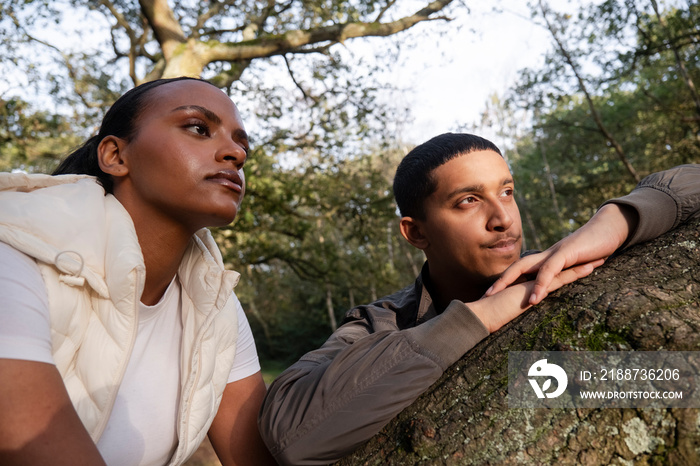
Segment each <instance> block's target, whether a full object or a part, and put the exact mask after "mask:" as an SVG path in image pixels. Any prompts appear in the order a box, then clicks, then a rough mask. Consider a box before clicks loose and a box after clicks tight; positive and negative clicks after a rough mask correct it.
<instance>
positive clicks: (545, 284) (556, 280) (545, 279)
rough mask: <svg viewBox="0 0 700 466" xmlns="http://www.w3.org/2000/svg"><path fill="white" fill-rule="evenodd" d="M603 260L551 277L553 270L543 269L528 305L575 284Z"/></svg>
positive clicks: (581, 265) (578, 266) (572, 268)
mask: <svg viewBox="0 0 700 466" xmlns="http://www.w3.org/2000/svg"><path fill="white" fill-rule="evenodd" d="M604 262H605V259H597V260H595V261H591V262H587V263H585V264H579V265H577V266H574V267H571V268H569V269H566V270H562V271H561V272H559V273H556V274H554V275H552V271H553V270H555V269H556V268H554V269H548V268H547V269H548V270H547V269H545V267H543V268H542V269H541V270H540V273H539V274H538V275H537V280H536V281H535V286H534V287H533V291H532V295H531V296H530V304H532V305H533V306H534V305H535V304H538V303H539V302H540V301H542V300H543V299H544V298H545V297H547V295H548V294H549V293H551V292H552V291H554V290H557V289H559V288H561V287H562V286H564V285H567V284H569V283H571V282H575V281H576V280H578V279H579V278H583V277H585V276H587V275H590V274H591V272H593V270H595V269H596V267H599V266H601V265H602V264H603V263H604Z"/></svg>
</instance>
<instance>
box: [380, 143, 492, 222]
mask: <svg viewBox="0 0 700 466" xmlns="http://www.w3.org/2000/svg"><path fill="white" fill-rule="evenodd" d="M481 150H492V151H494V152H496V153H497V154H498V155H501V156H502V154H501V151H500V150H499V149H498V147H496V145H495V144H494V143H492V142H491V141H489V140H487V139H484V138H482V137H479V136H475V135H473V134H467V133H445V134H441V135H439V136H435V137H434V138H432V139H430V140H429V141H427V142H424V143H423V144H421V145H419V146H416V147H415V148H414V149H413V150H412V151H411V152H409V153H408V154H406V156H405V157H404V158H403V160H402V161H401V163H400V164H399V166H398V168H397V169H396V175H394V197H395V198H396V204H397V206H398V207H399V211H400V212H401V216H402V217H414V218H417V219H420V220H423V219H425V211H424V208H423V204H424V202H425V200H426V199H427V198H428V196H430V195H431V194H432V193H434V192H435V190H436V189H437V181H436V180H435V178H434V177H433V171H434V170H435V169H436V168H437V167H439V166H441V165H442V164H444V163H446V162H449V161H450V160H452V159H454V158H455V157H458V156H460V155H464V154H468V153H470V152H475V151H481Z"/></svg>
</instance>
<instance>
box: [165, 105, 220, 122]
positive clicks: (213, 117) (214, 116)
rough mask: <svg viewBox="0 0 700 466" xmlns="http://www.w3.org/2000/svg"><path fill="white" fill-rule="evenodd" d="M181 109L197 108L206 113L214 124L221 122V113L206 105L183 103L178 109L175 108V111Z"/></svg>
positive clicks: (203, 113)
mask: <svg viewBox="0 0 700 466" xmlns="http://www.w3.org/2000/svg"><path fill="white" fill-rule="evenodd" d="M179 110H196V111H198V112H200V113H201V114H202V115H204V116H205V117H206V118H207V120H210V121H211V122H213V123H214V124H217V125H218V124H221V118H219V115H217V114H216V113H214V112H212V111H211V110H209V109H208V108H206V107H202V106H201V105H183V106H181V107H177V108H176V109H173V112H177V111H179Z"/></svg>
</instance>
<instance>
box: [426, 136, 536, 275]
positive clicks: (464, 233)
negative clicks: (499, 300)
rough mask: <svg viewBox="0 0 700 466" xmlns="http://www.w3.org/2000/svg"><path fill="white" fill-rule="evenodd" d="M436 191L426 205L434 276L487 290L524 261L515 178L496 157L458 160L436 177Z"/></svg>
mask: <svg viewBox="0 0 700 466" xmlns="http://www.w3.org/2000/svg"><path fill="white" fill-rule="evenodd" d="M432 176H433V177H434V180H435V181H436V182H437V189H436V191H435V192H434V193H433V194H431V195H430V196H429V197H428V198H427V199H426V201H425V204H424V210H425V220H421V221H418V223H419V225H420V228H421V231H422V233H423V235H424V236H425V238H426V247H425V248H422V249H423V250H424V251H425V254H426V257H427V258H428V263H429V264H430V271H431V275H434V274H436V275H437V276H439V277H453V278H454V277H458V278H459V279H463V280H465V284H466V283H470V284H473V285H483V284H486V283H489V282H491V281H493V280H495V279H496V278H497V277H498V276H499V275H500V274H501V273H502V272H503V271H504V270H505V269H506V268H507V267H508V266H509V265H511V264H512V263H513V262H514V261H515V260H516V259H518V257H519V256H520V250H521V247H522V225H521V221H520V211H519V210H518V206H517V204H516V203H515V199H514V198H513V191H514V184H513V178H512V176H511V174H510V170H509V169H508V165H507V164H506V162H505V161H504V160H503V158H502V157H501V156H500V155H498V154H497V153H496V152H493V151H490V150H486V151H475V152H470V153H468V154H464V155H461V156H458V157H456V158H454V159H452V160H450V161H449V162H447V163H445V164H443V165H441V166H440V167H438V168H436V169H435V170H434V171H433V174H432Z"/></svg>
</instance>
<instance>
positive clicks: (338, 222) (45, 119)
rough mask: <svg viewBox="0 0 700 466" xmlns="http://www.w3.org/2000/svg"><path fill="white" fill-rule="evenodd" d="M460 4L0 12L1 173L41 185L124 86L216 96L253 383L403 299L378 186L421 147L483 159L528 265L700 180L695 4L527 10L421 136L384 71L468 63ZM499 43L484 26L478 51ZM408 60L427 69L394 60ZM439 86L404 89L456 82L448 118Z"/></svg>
mask: <svg viewBox="0 0 700 466" xmlns="http://www.w3.org/2000/svg"><path fill="white" fill-rule="evenodd" d="M471 3H472V2H470V1H469V0H462V1H459V0H436V1H434V2H428V1H427V0H321V1H318V0H313V1H312V0H278V1H275V0H256V1H243V0H219V1H215V0H210V1H199V0H183V1H166V0H140V1H138V2H137V1H135V0H98V1H87V0H55V1H49V0H24V1H20V2H18V1H15V0H0V8H1V10H0V73H1V74H2V76H3V77H4V79H3V80H2V81H4V82H2V81H0V170H2V171H11V170H24V171H27V172H30V173H31V172H39V173H50V172H51V170H52V169H53V168H54V167H55V166H56V165H57V163H58V161H59V160H60V159H61V158H62V157H63V156H65V155H66V154H67V153H68V152H69V151H70V149H71V148H74V147H75V146H77V145H78V144H79V143H80V142H81V141H82V140H83V139H85V138H86V137H87V136H89V135H91V134H93V133H94V132H96V128H97V125H99V121H100V119H101V117H102V115H103V113H104V111H105V110H106V108H107V107H108V106H109V105H110V104H111V103H112V102H113V101H114V100H115V99H116V98H117V97H118V96H119V95H121V94H122V93H123V92H124V91H126V90H127V89H129V88H131V87H133V86H134V85H135V84H139V83H141V82H143V81H147V80H151V79H156V78H158V77H168V76H176V75H185V74H186V75H194V76H201V77H203V78H205V79H208V80H210V81H211V82H213V83H215V84H216V85H217V86H219V87H221V88H222V89H223V90H225V91H226V92H227V93H228V94H229V95H231V97H232V99H233V100H234V102H235V103H236V104H237V105H238V107H239V109H240V111H241V114H242V115H243V118H244V121H245V124H246V129H247V130H248V132H249V133H250V134H251V136H252V143H253V150H252V153H251V157H250V159H249V161H248V163H247V165H246V169H245V170H246V178H247V183H248V185H247V192H246V198H245V200H244V203H243V208H242V210H241V213H240V214H239V216H238V218H237V219H236V220H235V221H234V223H233V224H231V225H230V226H228V227H225V228H218V229H215V230H214V231H213V232H214V235H215V237H216V239H217V241H218V243H219V245H220V246H221V248H222V252H223V255H224V259H225V262H226V264H227V266H228V267H229V268H231V269H233V270H237V271H239V272H240V273H241V281H240V283H239V285H238V286H237V288H236V293H237V295H238V296H239V298H240V300H241V302H242V303H243V306H244V309H245V310H246V313H247V315H248V319H249V321H250V323H251V326H252V328H253V332H254V335H255V338H256V344H257V347H258V351H259V353H260V356H261V359H262V362H263V368H264V369H265V370H267V371H269V370H272V371H273V372H274V371H275V370H276V369H278V368H283V367H286V365H288V364H289V363H291V362H293V361H294V360H296V359H297V358H298V357H299V356H300V355H301V354H303V353H304V352H306V351H308V350H310V349H313V348H315V347H317V346H319V345H320V344H322V343H323V341H325V339H326V338H327V337H328V336H329V334H330V333H331V332H332V330H333V329H334V328H335V327H336V326H337V325H338V322H339V321H340V320H341V319H342V315H343V314H344V313H345V311H347V310H348V309H349V308H352V307H353V306H354V305H356V304H362V303H366V302H370V301H372V300H374V299H376V298H377V297H380V296H382V295H385V294H387V293H390V292H393V291H395V290H398V289H400V288H403V287H404V286H406V285H408V284H410V283H412V281H413V280H414V278H415V276H416V275H417V273H418V271H419V270H420V267H421V265H422V263H423V260H424V257H423V255H422V253H421V252H420V251H418V250H415V249H413V248H411V247H410V246H409V245H408V244H407V243H406V242H405V241H404V240H403V239H402V238H401V236H400V234H399V232H398V216H397V212H396V206H395V204H394V202H393V197H392V192H391V181H392V177H393V174H394V170H395V167H396V165H397V163H398V161H399V160H400V159H401V158H402V157H403V156H404V155H405V154H406V153H407V152H408V150H410V149H411V148H412V147H413V146H415V145H416V144H419V143H421V142H423V141H424V140H426V139H427V138H429V137H431V136H433V135H436V134H437V133H438V132H444V131H449V130H452V131H470V132H475V133H477V134H482V135H485V136H486V137H489V138H490V139H492V140H493V141H494V142H496V143H497V144H498V145H499V146H500V147H501V149H502V150H503V152H504V156H505V157H506V159H507V160H508V162H509V164H510V166H511V168H512V171H513V173H514V176H515V180H516V196H517V201H518V203H519V206H520V209H521V212H522V217H523V224H524V232H525V241H524V243H525V248H527V249H543V248H546V247H548V246H549V245H551V244H553V243H554V242H555V241H556V240H558V239H559V238H561V237H562V236H564V235H566V234H568V233H570V232H571V231H573V230H575V229H576V228H577V227H579V226H580V225H582V224H583V223H585V222H586V220H588V218H590V216H591V215H592V214H593V213H594V212H595V209H596V208H597V206H599V205H600V204H601V203H602V202H603V201H604V200H606V199H609V198H611V197H615V196H619V195H622V194H625V193H627V192H629V191H630V190H631V189H632V188H633V187H634V185H635V184H636V183H637V181H638V180H639V179H641V178H642V177H643V176H645V175H647V174H649V173H651V172H654V171H658V170H662V169H665V168H670V167H672V166H674V165H678V164H682V163H697V162H700V96H699V93H698V90H697V87H696V83H698V81H700V61H699V57H698V52H699V51H700V6H699V5H698V3H697V2H693V1H691V0H669V1H665V2H664V1H657V0H616V1H611V0H608V1H593V2H583V1H578V2H557V4H556V7H557V8H556V9H554V8H553V7H552V6H555V5H554V3H553V2H552V6H550V4H549V3H550V2H547V1H544V0H540V1H537V2H534V1H533V2H529V3H527V10H526V11H527V15H528V21H531V22H532V24H534V25H536V26H537V27H538V28H541V30H542V31H544V32H545V33H546V37H547V38H548V41H549V42H548V43H549V48H548V50H547V51H546V52H545V53H544V54H543V55H542V57H541V60H540V61H538V63H537V65H536V66H533V67H530V68H527V69H522V70H519V71H518V73H517V74H516V75H515V76H516V78H515V80H514V81H513V83H512V85H511V86H510V88H509V89H508V90H506V91H504V92H502V93H496V94H491V95H481V96H478V95H477V96H476V98H477V99H479V101H482V102H484V103H483V107H482V108H481V109H480V111H479V116H478V118H474V119H472V121H467V120H464V119H460V118H455V119H454V121H453V122H449V121H448V122H447V123H442V124H441V125H432V126H431V125H427V128H426V124H425V121H427V120H429V118H430V117H429V116H427V117H426V115H420V116H419V117H418V118H416V116H415V115H414V114H413V113H412V95H413V92H414V91H415V89H414V87H415V83H412V82H411V81H410V80H408V79H406V76H405V74H404V73H406V69H407V68H406V67H403V66H401V64H405V63H406V62H407V61H410V62H413V66H414V67H421V66H423V67H434V68H437V69H438V70H439V69H440V67H441V66H444V69H445V70H447V69H448V68H447V65H444V64H445V63H448V62H449V60H450V59H451V57H454V56H457V55H459V54H464V53H468V51H469V49H470V48H473V47H479V45H478V43H477V41H474V42H470V41H465V40H463V39H460V40H455V38H456V37H458V36H457V35H456V34H457V32H458V31H461V32H460V36H459V37H461V38H463V37H465V31H466V34H471V33H473V34H474V35H476V34H477V32H476V30H477V27H476V26H477V25H476V24H474V23H472V24H470V21H472V22H473V21H477V19H475V16H474V15H473V10H472V9H471V7H472V5H470V4H471ZM507 4H508V2H507V1H505V0H504V1H495V2H491V3H490V5H491V6H490V7H489V8H491V9H492V10H491V11H490V12H489V13H488V14H490V15H495V16H496V17H498V15H503V14H504V11H503V8H504V5H505V6H506V7H507ZM482 8H483V7H482ZM513 37H514V35H513V34H512V33H510V32H509V31H508V30H507V28H504V30H503V31H501V32H500V37H499V41H500V42H499V44H498V45H499V46H500V47H502V48H503V49H504V50H508V49H509V48H510V47H512V40H513ZM509 41H511V42H510V43H509ZM426 42H427V43H429V44H432V46H433V49H434V53H432V54H430V55H429V56H426V55H425V54H421V55H418V54H416V53H414V52H415V50H416V49H417V48H418V47H419V46H420V45H424V44H425V43H426ZM417 60H418V62H417V63H416V61H417ZM489 65H490V64H489V63H488V62H486V63H475V64H474V66H473V68H472V67H469V68H468V69H465V70H463V72H464V73H465V74H478V73H481V74H486V75H488V73H493V72H494V70H493V68H491V69H490V68H489ZM495 71H497V70H495ZM448 74H449V73H445V74H444V76H443V77H442V78H441V77H440V75H439V74H437V75H435V76H436V79H435V81H434V82H429V83H427V84H426V83H422V84H421V85H423V86H428V87H431V88H435V89H439V88H440V87H441V86H443V87H444V86H445V85H446V83H449V82H451V83H454V82H457V86H455V87H454V88H450V89H449V90H448V94H447V95H448V97H447V100H448V102H447V104H450V103H453V102H454V103H457V102H460V100H459V97H460V96H461V95H462V94H469V93H472V92H473V89H472V88H470V86H469V85H468V83H469V80H468V79H467V77H464V79H463V81H461V82H463V83H465V84H464V85H462V84H461V82H460V80H459V79H457V80H455V78H454V76H448ZM492 79H498V78H497V77H495V76H494V77H493V78H492ZM443 80H444V82H443ZM407 83H408V84H407ZM450 94H451V95H453V96H454V100H451V99H450V98H449V95H450ZM472 97H473V96H472ZM441 117H442V120H441V121H443V120H444V115H442V116H435V119H436V120H440V118H441ZM416 121H418V122H419V125H418V126H416ZM421 122H422V123H421ZM416 128H418V129H416ZM421 128H422V129H421ZM426 130H427V131H436V132H435V134H424V131H426ZM699 182H700V180H699Z"/></svg>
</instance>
